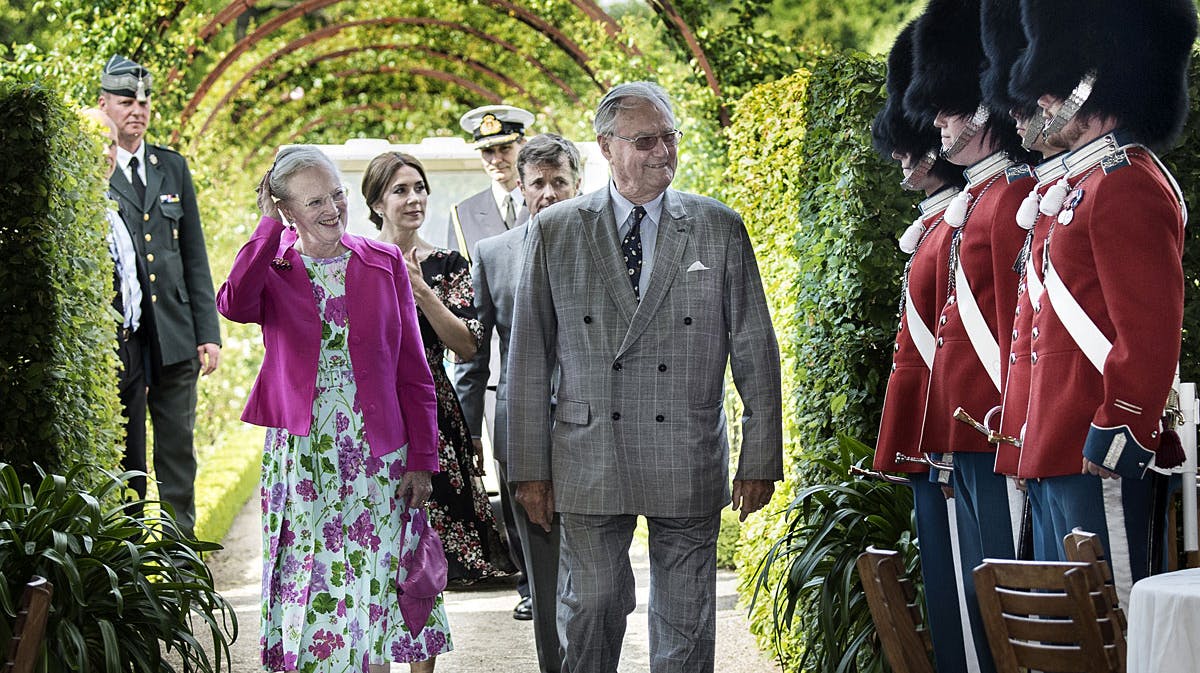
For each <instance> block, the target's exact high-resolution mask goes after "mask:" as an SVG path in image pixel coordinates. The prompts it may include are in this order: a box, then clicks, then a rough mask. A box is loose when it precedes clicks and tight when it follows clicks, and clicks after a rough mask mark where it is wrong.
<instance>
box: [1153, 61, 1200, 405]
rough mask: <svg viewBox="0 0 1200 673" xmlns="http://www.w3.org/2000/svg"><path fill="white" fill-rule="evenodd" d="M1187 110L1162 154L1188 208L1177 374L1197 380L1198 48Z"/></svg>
mask: <svg viewBox="0 0 1200 673" xmlns="http://www.w3.org/2000/svg"><path fill="white" fill-rule="evenodd" d="M1188 80H1189V86H1188V89H1189V94H1190V97H1189V100H1190V101H1191V111H1190V113H1189V114H1188V120H1187V126H1186V128H1185V130H1184V132H1183V137H1182V138H1180V141H1179V145H1178V146H1177V147H1176V148H1175V149H1173V150H1171V151H1170V152H1166V153H1165V154H1164V155H1163V158H1162V159H1163V162H1164V163H1165V164H1166V165H1167V167H1168V168H1170V169H1171V173H1172V174H1174V175H1175V179H1176V180H1178V181H1179V186H1180V187H1181V188H1182V189H1183V195H1184V197H1185V198H1186V199H1187V201H1188V206H1189V208H1190V209H1191V213H1190V215H1191V222H1190V223H1189V224H1188V227H1187V232H1186V238H1185V239H1184V249H1183V273H1184V278H1185V281H1186V288H1185V290H1186V300H1185V303H1184V306H1183V350H1182V353H1181V355H1180V358H1179V370H1180V378H1181V380H1183V381H1194V382H1200V300H1198V299H1200V228H1198V227H1197V226H1196V223H1197V216H1196V209H1197V208H1200V205H1198V204H1197V202H1196V200H1195V199H1196V195H1197V194H1200V51H1194V52H1193V53H1192V64H1191V71H1190V72H1189V73H1188Z"/></svg>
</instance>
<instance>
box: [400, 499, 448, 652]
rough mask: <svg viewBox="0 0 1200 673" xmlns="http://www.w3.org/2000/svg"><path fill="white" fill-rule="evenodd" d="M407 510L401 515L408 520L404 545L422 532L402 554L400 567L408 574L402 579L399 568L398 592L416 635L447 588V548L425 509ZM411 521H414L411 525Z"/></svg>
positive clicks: (409, 624) (405, 619)
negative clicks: (414, 543)
mask: <svg viewBox="0 0 1200 673" xmlns="http://www.w3.org/2000/svg"><path fill="white" fill-rule="evenodd" d="M416 512H417V514H416V516H413V514H412V510H411V509H409V510H406V511H405V512H404V514H402V515H400V518H401V519H402V520H403V521H404V529H403V530H402V531H401V535H400V540H401V542H400V547H401V549H403V548H404V541H405V540H407V539H408V534H409V532H411V533H412V534H414V535H420V536H421V537H420V540H419V541H418V542H417V548H416V549H415V550H413V551H412V553H409V554H402V555H401V556H400V568H404V569H407V570H408V575H407V576H405V578H404V579H403V580H401V579H400V572H399V570H397V572H396V594H397V595H398V597H399V599H400V614H401V615H402V616H403V617H404V624H405V626H407V627H408V633H409V635H411V636H412V637H414V638H415V637H417V635H418V634H420V633H421V631H422V630H423V629H424V628H425V623H426V622H428V621H429V613H431V612H433V604H434V602H435V600H436V599H437V597H438V594H440V593H442V590H443V589H445V588H446V552H445V550H444V549H443V548H442V540H441V538H439V537H438V534H437V531H435V530H434V529H433V526H430V525H429V517H428V515H427V514H426V513H425V510H424V509H419V510H416ZM410 524H411V525H410Z"/></svg>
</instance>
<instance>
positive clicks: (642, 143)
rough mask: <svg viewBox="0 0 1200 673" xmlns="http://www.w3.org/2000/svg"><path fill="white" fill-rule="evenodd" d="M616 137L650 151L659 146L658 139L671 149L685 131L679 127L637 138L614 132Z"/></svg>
mask: <svg viewBox="0 0 1200 673" xmlns="http://www.w3.org/2000/svg"><path fill="white" fill-rule="evenodd" d="M613 137H614V138H617V139H619V140H624V141H625V142H627V143H630V144H632V145H633V147H634V149H637V150H641V151H642V152H648V151H650V150H652V149H654V148H655V147H657V146H658V141H660V140H661V141H662V143H663V147H666V148H667V149H670V148H672V147H675V146H676V145H678V144H679V139H680V138H682V137H683V131H680V130H679V129H671V130H670V131H667V132H666V133H663V134H662V135H650V136H638V137H636V138H626V137H625V136H623V135H619V134H616V133H614V134H613Z"/></svg>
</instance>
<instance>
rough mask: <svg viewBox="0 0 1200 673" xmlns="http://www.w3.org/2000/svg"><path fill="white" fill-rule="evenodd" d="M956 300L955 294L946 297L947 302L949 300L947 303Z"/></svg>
mask: <svg viewBox="0 0 1200 673" xmlns="http://www.w3.org/2000/svg"><path fill="white" fill-rule="evenodd" d="M954 301H955V299H954V295H950V297H949V298H947V299H946V302H947V303H950V304H953V303H954Z"/></svg>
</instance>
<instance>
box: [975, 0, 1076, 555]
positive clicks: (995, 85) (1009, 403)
mask: <svg viewBox="0 0 1200 673" xmlns="http://www.w3.org/2000/svg"><path fill="white" fill-rule="evenodd" d="M981 25H982V29H983V50H984V53H985V54H986V55H987V62H988V66H987V68H986V69H985V70H984V73H983V80H982V85H983V94H984V98H985V100H986V101H987V104H988V106H989V107H990V108H991V109H993V110H1008V112H1009V114H1010V115H1011V116H1012V118H1013V119H1014V120H1015V121H1016V124H1017V134H1018V135H1020V136H1021V139H1022V145H1023V146H1025V147H1026V148H1028V149H1031V150H1033V151H1035V152H1038V153H1039V154H1041V155H1042V157H1043V159H1042V162H1041V163H1039V164H1038V165H1037V167H1036V168H1035V169H1034V177H1035V178H1036V179H1037V184H1036V186H1035V187H1034V188H1033V189H1032V190H1030V192H1029V194H1028V195H1026V197H1025V199H1024V200H1023V201H1022V202H1021V207H1020V209H1018V211H1017V219H1016V226H1018V227H1020V229H1021V230H1022V231H1024V232H1025V244H1024V245H1023V246H1022V248H1021V254H1020V255H1019V256H1018V258H1017V260H1016V264H1015V265H1014V269H1015V270H1016V271H1017V274H1018V278H1019V280H1018V284H1017V306H1016V308H1015V310H1014V312H1013V329H1012V343H1011V345H1010V348H1009V355H1008V362H1009V365H1008V374H1007V376H1006V377H1005V385H1004V398H1003V406H1002V412H1001V416H1000V425H999V431H998V432H995V431H992V432H991V438H992V439H993V441H994V442H995V443H996V472H998V473H999V474H1003V475H1007V476H1010V477H1012V478H1016V474H1017V463H1018V460H1019V458H1020V446H1021V437H1022V435H1023V434H1024V425H1025V412H1026V409H1027V408H1028V402H1029V398H1028V396H1029V375H1030V366H1029V355H1030V352H1031V350H1032V349H1031V344H1032V329H1031V328H1032V321H1033V316H1034V306H1035V305H1036V304H1037V303H1038V302H1040V301H1041V298H1042V293H1043V286H1042V281H1041V264H1040V260H1039V259H1038V258H1037V256H1036V255H1033V254H1032V251H1033V250H1034V249H1040V246H1041V245H1042V243H1043V242H1044V241H1045V238H1046V232H1047V231H1048V230H1049V223H1050V221H1051V219H1052V217H1051V216H1049V215H1046V214H1045V213H1043V212H1042V211H1041V210H1040V208H1042V207H1043V206H1042V201H1043V200H1045V202H1046V205H1045V207H1046V208H1047V209H1049V210H1053V207H1052V206H1051V205H1050V204H1052V203H1054V202H1056V201H1057V202H1060V203H1061V201H1062V196H1063V194H1064V193H1065V192H1062V190H1063V189H1064V187H1063V186H1062V182H1063V181H1062V178H1063V175H1064V174H1065V173H1066V170H1067V169H1066V166H1065V165H1064V164H1063V161H1062V160H1063V157H1064V156H1065V151H1064V150H1065V148H1062V147H1053V146H1051V145H1048V144H1047V143H1046V141H1045V137H1044V136H1043V135H1042V134H1041V133H1039V132H1038V131H1040V130H1041V128H1042V114H1041V110H1040V109H1039V108H1038V107H1037V104H1036V103H1029V102H1022V101H1018V100H1016V99H1015V98H1013V96H1012V95H1011V94H1010V93H1009V90H1008V82H1009V77H1010V73H1011V71H1012V67H1013V64H1014V63H1016V61H1017V59H1018V58H1019V57H1020V55H1021V53H1022V52H1023V50H1024V49H1025V46H1026V40H1025V31H1024V28H1023V27H1022V25H1021V3H1020V1H1019V0H984V2H983V5H982V24H981ZM1031 128H1032V130H1030V129H1031ZM1056 185H1057V186H1056ZM1051 190H1053V191H1051ZM1047 192H1050V194H1049V196H1048V197H1047V196H1046V195H1047ZM1055 212H1057V211H1055ZM1019 487H1022V488H1024V487H1025V482H1024V480H1021V481H1020V484H1019ZM1026 493H1027V496H1028V498H1029V499H1030V500H1035V499H1037V498H1038V497H1039V496H1040V491H1039V490H1038V488H1037V484H1034V485H1033V487H1032V488H1031V489H1027V490H1026ZM1027 511H1029V510H1028V508H1027ZM1027 523H1028V526H1024V527H1026V528H1028V529H1029V530H1028V535H1029V538H1030V539H1029V542H1030V543H1031V544H1032V548H1031V549H1028V550H1026V554H1029V555H1031V556H1033V557H1034V558H1046V556H1045V553H1044V551H1043V550H1044V549H1045V548H1046V547H1047V546H1048V545H1053V531H1051V530H1049V529H1047V528H1046V527H1045V526H1043V525H1041V522H1040V521H1039V520H1037V519H1035V518H1033V517H1032V516H1029V517H1028V520H1027Z"/></svg>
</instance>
